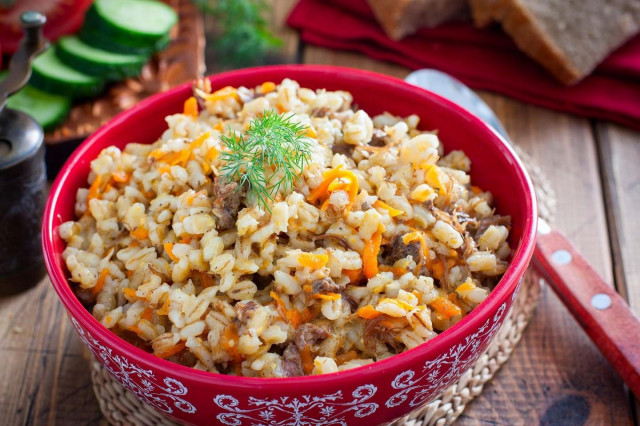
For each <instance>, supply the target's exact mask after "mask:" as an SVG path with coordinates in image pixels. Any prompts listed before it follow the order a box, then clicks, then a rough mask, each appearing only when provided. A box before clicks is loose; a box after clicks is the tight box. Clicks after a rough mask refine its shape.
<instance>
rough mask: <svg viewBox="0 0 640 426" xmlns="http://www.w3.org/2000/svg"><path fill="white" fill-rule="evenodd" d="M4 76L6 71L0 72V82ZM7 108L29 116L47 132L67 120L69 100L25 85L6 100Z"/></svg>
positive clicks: (69, 106) (69, 107)
mask: <svg viewBox="0 0 640 426" xmlns="http://www.w3.org/2000/svg"><path fill="white" fill-rule="evenodd" d="M6 75H7V72H6V71H3V72H0V81H2V80H4V78H5V77H6ZM7 108H11V109H15V110H17V111H22V112H24V113H25V114H29V115H30V116H31V117H33V119H34V120H36V121H37V122H38V124H40V125H41V126H42V128H43V129H44V130H45V131H47V130H52V129H53V128H55V127H56V126H57V125H58V124H60V123H62V122H63V121H64V119H65V118H67V115H69V110H70V109H71V99H69V98H67V97H65V96H60V95H51V94H49V93H45V92H43V91H41V90H38V89H36V88H35V87H32V86H30V85H26V86H25V87H23V88H22V89H20V90H19V91H18V92H17V93H15V94H13V95H11V96H10V97H9V99H7Z"/></svg>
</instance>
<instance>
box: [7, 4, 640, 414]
mask: <svg viewBox="0 0 640 426" xmlns="http://www.w3.org/2000/svg"><path fill="white" fill-rule="evenodd" d="M271 3H272V4H273V13H272V17H271V24H272V28H273V29H274V31H275V32H276V33H277V35H279V36H280V37H282V39H283V41H284V46H283V51H284V52H285V54H286V55H288V56H287V58H288V61H290V62H302V63H307V64H331V65H342V66H349V67H355V68H363V69H368V70H373V71H377V72H381V73H385V74H389V75H393V76H396V77H400V78H403V77H405V76H406V75H407V74H408V73H409V70H408V69H406V68H403V67H400V66H396V65H392V64H388V63H382V62H377V61H374V60H371V59H368V58H367V57H364V56H362V55H359V54H355V53H347V52H338V51H331V50H327V49H323V48H318V47H314V46H303V45H299V41H298V38H297V34H296V33H295V32H294V31H292V30H290V29H289V28H287V27H286V26H285V25H284V19H285V17H286V15H287V13H288V11H289V10H290V9H291V7H292V6H293V4H294V3H295V1H294V0H272V1H271ZM480 94H481V96H482V97H483V99H484V100H485V101H487V103H488V104H489V105H490V106H491V107H492V108H493V109H494V110H495V111H496V113H497V115H498V117H499V118H500V119H501V120H502V122H503V123H504V126H505V128H506V130H507V131H508V132H509V134H510V135H511V137H512V139H513V140H514V141H515V142H516V143H517V144H518V145H520V146H521V147H522V148H523V149H524V150H525V151H526V152H527V153H528V154H530V156H531V157H532V158H533V159H535V160H536V161H537V163H538V164H539V166H540V167H541V168H542V170H543V171H544V173H545V174H546V176H547V177H548V179H549V180H550V181H551V183H552V186H553V189H554V190H555V192H556V194H557V199H558V203H557V210H556V222H555V226H557V227H558V228H559V229H561V230H562V231H564V232H565V233H566V234H567V235H568V236H569V238H570V239H571V240H572V241H573V243H574V244H575V245H576V246H577V247H578V248H579V250H580V251H581V252H582V253H583V254H584V256H585V257H586V258H587V259H588V261H590V262H591V264H592V265H593V266H594V267H595V269H596V270H597V271H598V272H599V273H600V274H601V275H602V276H603V277H604V278H605V279H606V281H608V282H610V283H612V285H615V287H616V289H617V290H618V291H619V292H620V294H622V295H623V297H625V298H626V299H627V300H628V302H629V303H630V305H631V306H632V308H633V309H634V311H635V312H636V313H637V314H638V313H640V262H639V261H638V255H637V253H639V252H640V238H638V237H640V221H639V220H637V219H636V218H637V216H638V212H639V211H640V167H639V166H638V165H639V164H640V133H638V132H636V131H632V130H630V129H627V128H624V127H621V126H618V125H615V124H611V123H608V122H604V121H594V120H588V119H584V118H579V117H575V116H571V115H567V114H561V113H557V112H554V111H551V110H547V109H542V108H538V107H534V106H531V105H527V104H524V103H521V102H517V101H514V100H512V99H510V98H507V97H504V96H500V95H496V94H492V93H488V92H481V93H480ZM0 336H2V338H1V340H0V424H2V425H23V424H24V425H27V424H28V425H32V424H33V425H41V424H61V425H83V424H86V425H92V424H101V423H103V424H104V423H105V421H104V420H103V418H102V415H101V413H100V410H99V407H98V403H97V401H96V399H95V396H94V394H93V391H92V388H91V380H90V374H89V355H88V351H87V350H86V349H85V348H84V347H83V344H82V343H81V341H80V339H79V338H78V336H77V335H76V333H75V331H74V330H73V328H72V327H71V324H70V322H69V320H68V319H67V316H66V314H65V312H64V309H63V307H62V305H61V303H60V302H59V301H58V299H57V296H56V295H55V293H54V291H53V289H52V287H51V285H50V284H49V282H48V281H47V280H43V281H42V282H41V283H40V284H39V285H38V286H37V287H35V288H33V289H31V290H30V291H27V292H26V293H23V294H20V295H16V296H11V297H3V298H0ZM639 414H640V404H638V401H637V400H635V399H634V398H633V396H631V395H630V394H629V392H628V390H627V389H626V388H625V386H624V384H623V383H622V381H621V379H620V378H619V377H618V376H617V375H616V373H615V372H614V371H613V370H612V369H611V367H610V366H609V365H608V364H607V361H606V360H605V359H604V358H603V356H602V355H600V353H599V352H598V350H597V349H596V347H595V346H594V345H593V343H591V341H590V340H589V338H588V337H587V336H586V334H585V333H584V332H583V331H582V329H581V328H580V327H579V326H578V324H577V323H576V321H575V320H574V319H573V318H572V317H571V316H570V315H569V314H568V313H567V311H566V310H565V308H564V307H563V305H562V304H561V303H560V301H559V300H558V298H557V297H556V296H555V294H554V293H553V292H552V291H551V290H550V289H548V288H545V289H544V291H543V296H542V299H541V301H540V304H539V306H538V308H537V311H536V313H535V315H534V317H533V319H532V321H531V323H530V325H529V327H528V328H527V329H526V331H525V334H524V337H523V338H522V341H521V342H520V344H519V345H518V347H517V348H516V350H515V351H514V353H513V356H512V358H511V359H510V360H509V361H508V362H507V363H506V364H505V365H504V366H503V367H502V369H501V370H500V371H499V372H498V374H497V375H496V376H495V378H494V379H493V381H492V382H490V383H489V384H488V385H487V386H486V387H485V389H484V391H483V392H482V394H481V395H480V396H479V397H477V398H476V399H475V400H474V401H473V402H472V403H471V404H469V405H468V406H467V409H466V410H465V411H464V413H463V414H462V416H461V417H460V420H459V424H462V425H483V424H510V425H511V424H514V425H516V424H526V425H529V424H534V423H536V424H568V425H574V424H583V423H588V424H596V425H607V424H610V425H624V424H636V425H637V424H638V417H639Z"/></svg>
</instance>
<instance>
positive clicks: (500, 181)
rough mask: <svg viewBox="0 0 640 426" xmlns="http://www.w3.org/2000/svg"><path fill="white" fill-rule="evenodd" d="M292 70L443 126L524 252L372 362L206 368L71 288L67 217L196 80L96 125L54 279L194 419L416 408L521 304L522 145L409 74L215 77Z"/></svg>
mask: <svg viewBox="0 0 640 426" xmlns="http://www.w3.org/2000/svg"><path fill="white" fill-rule="evenodd" d="M285 77H288V78H292V79H295V80H297V81H298V82H299V83H300V85H301V86H303V87H309V88H314V89H316V88H326V89H328V90H336V89H343V90H348V91H350V92H351V93H352V94H353V98H354V102H355V103H357V104H358V105H359V106H360V107H361V108H363V109H364V110H366V111H367V112H368V113H369V114H378V113H382V112H384V111H389V112H391V113H393V114H397V115H403V116H404V115H409V114H418V115H419V116H420V118H421V121H420V126H421V128H422V129H438V135H439V136H440V138H441V141H442V142H443V144H444V147H445V150H447V151H449V150H453V149H462V150H464V152H466V153H467V155H468V156H469V157H470V158H471V161H472V171H471V176H472V179H473V182H474V184H475V185H479V186H481V187H482V188H486V189H488V190H490V191H491V192H492V193H493V195H494V198H495V204H496V208H497V210H498V212H500V214H508V215H511V218H512V230H511V235H510V243H511V245H512V247H513V248H514V249H515V250H514V253H515V254H514V256H513V260H512V262H511V265H510V266H509V268H508V269H507V272H506V273H505V274H504V276H503V277H502V279H501V281H500V283H499V284H498V285H497V286H496V288H495V289H494V290H493V292H492V293H491V294H490V295H489V297H488V298H487V300H486V301H485V302H484V303H482V304H481V305H480V306H478V307H477V308H476V309H475V310H473V311H472V312H471V313H470V314H469V315H467V316H466V317H465V318H464V319H463V320H462V321H460V322H459V323H458V324H456V325H455V326H453V327H452V328H450V329H449V330H447V331H445V332H443V333H442V334H440V335H439V336H437V337H435V338H434V339H432V340H430V341H429V342H428V343H425V344H423V345H421V346H419V347H417V348H415V349H412V350H410V351H407V352H404V353H402V354H400V355H396V356H393V357H390V358H388V359H385V360H383V361H380V362H376V363H373V364H369V365H367V366H363V367H359V368H355V369H352V370H348V371H343V372H338V373H333V374H327V375H322V376H308V377H298V378H283V379H257V378H245V377H234V376H226V375H221V374H213V373H206V372H202V371H197V370H193V369H191V368H188V367H183V366H181V365H177V364H173V363H171V362H169V361H165V360H162V359H160V358H156V357H155V356H153V355H151V354H149V353H146V352H144V351H142V350H140V349H137V348H135V347H134V346H132V345H130V344H128V343H126V342H125V341H124V340H121V339H120V338H119V337H117V336H116V335H115V334H112V333H111V332H110V331H109V330H107V329H105V328H104V327H103V326H102V325H100V323H98V321H96V320H95V319H94V318H93V317H92V316H91V314H90V313H89V312H87V310H86V309H85V308H84V307H83V306H82V305H81V304H80V302H79V301H78V299H77V298H76V296H75V295H74V293H73V291H72V289H71V287H70V286H69V282H68V278H69V274H68V273H67V271H66V267H65V265H64V262H63V260H62V257H61V253H62V251H63V249H64V242H63V241H62V240H61V239H60V238H59V237H58V226H59V225H60V224H61V223H62V222H65V221H68V220H71V219H73V217H74V215H73V206H74V200H75V194H76V190H77V189H78V188H80V187H86V186H87V175H88V173H89V162H90V161H91V160H92V159H93V158H95V157H96V156H97V155H98V153H99V152H100V151H101V150H102V149H103V148H105V147H107V146H109V145H116V146H118V147H120V148H122V147H124V146H125V144H127V143H129V142H145V143H151V142H154V141H155V140H156V139H157V138H158V137H159V136H160V134H161V133H162V131H163V130H164V129H166V127H167V125H166V123H165V121H164V117H165V116H166V115H169V114H174V113H177V112H179V111H181V109H182V105H183V102H184V100H185V99H187V97H188V96H190V93H191V87H190V85H188V84H186V85H183V86H180V87H177V88H175V89H173V90H170V91H168V92H165V93H162V94H159V95H156V96H153V97H151V98H149V99H147V100H145V101H143V102H141V103H140V104H138V105H137V106H136V107H134V108H132V109H131V110H129V111H127V112H125V113H122V114H120V115H119V116H117V117H116V118H115V119H113V120H112V121H111V122H110V123H109V124H107V125H106V126H104V127H103V128H101V129H100V130H99V131H97V132H96V133H94V134H93V135H92V136H91V137H90V138H89V139H87V140H86V141H85V142H84V143H83V144H82V145H81V146H80V147H79V148H78V149H77V150H76V151H75V152H74V154H73V155H72V156H71V157H70V158H69V160H68V161H67V162H66V164H65V166H64V167H63V168H62V171H61V172H60V174H59V175H58V178H57V179H56V181H55V183H54V184H53V187H52V189H51V193H50V195H49V199H48V202H47V206H46V211H45V214H44V221H43V228H42V236H43V249H44V254H45V259H46V264H47V268H48V271H49V275H50V277H51V282H52V283H53V286H54V288H55V290H56V292H57V293H58V296H60V299H61V300H62V303H63V304H64V306H65V308H66V309H67V312H68V313H69V316H70V317H71V321H72V322H73V325H74V326H75V328H76V330H77V331H78V333H79V334H80V337H81V338H82V340H84V342H85V343H86V344H87V346H88V347H89V349H90V350H91V352H93V354H94V356H95V358H96V359H97V360H98V361H99V362H101V363H102V365H103V366H104V367H105V368H106V369H107V370H108V371H109V372H110V373H111V374H112V375H113V377H115V379H116V380H118V382H120V383H121V384H122V385H123V386H125V387H126V388H128V389H129V390H131V391H132V392H133V393H135V394H136V395H137V396H138V397H139V398H140V399H141V400H142V401H144V402H145V403H147V404H149V405H151V406H153V407H155V408H156V409H158V410H160V411H163V412H164V413H166V414H167V415H168V416H170V417H172V418H174V419H176V420H179V421H181V422H183V423H191V424H225V425H253V424H268V425H288V424H295V425H329V424H330V425H347V424H348V425H364V424H367V425H372V424H379V423H385V422H389V421H391V420H393V419H396V418H398V417H401V416H403V415H406V414H408V413H409V412H411V411H412V410H414V409H416V408H418V407H420V406H421V405H422V404H424V403H425V402H428V401H430V400H432V399H434V398H436V397H438V396H439V394H440V392H441V391H442V390H443V389H445V388H446V387H447V386H449V385H450V384H451V383H452V382H454V381H455V380H457V379H458V378H459V377H460V376H461V375H462V373H464V371H466V369H467V368H469V366H471V365H472V364H473V363H474V362H475V361H476V359H477V358H478V357H479V356H480V354H481V353H482V351H483V350H484V349H485V348H486V347H487V345H488V344H489V342H490V341H491V339H492V338H493V336H494V335H495V334H496V332H497V331H498V328H499V327H500V325H501V324H502V322H503V320H504V318H505V316H506V314H507V312H508V311H509V308H510V306H511V303H512V302H513V300H514V298H515V295H516V292H517V289H518V286H519V283H520V280H521V278H522V276H523V274H524V273H525V270H526V268H527V265H528V264H529V260H530V258H531V255H532V252H533V247H534V239H535V223H536V202H535V197H534V193H533V189H532V185H531V182H530V180H529V178H528V176H527V174H526V172H525V170H524V168H523V166H522V164H521V163H520V161H519V160H518V158H517V157H516V155H515V154H514V152H513V151H512V150H511V148H510V147H509V146H508V145H507V144H506V143H505V142H504V141H503V140H502V139H501V138H500V137H499V136H498V135H497V134H496V133H495V132H494V131H492V130H491V129H490V128H489V127H487V126H486V125H485V124H484V123H482V122H481V121H480V120H479V119H478V118H476V117H474V116H472V115H471V114H469V113H468V112H466V111H465V110H463V109H462V108H460V107H459V106H456V105H455V104H453V103H451V102H449V101H447V100H445V99H443V98H441V97H439V96H437V95H434V94H432V93H430V92H427V91H425V90H422V89H419V88H417V87H414V86H411V85H409V84H407V83H405V82H403V81H401V80H397V79H395V78H391V77H388V76H384V75H380V74H375V73H371V72H366V71H360V70H354V69H347V68H337V67H327V66H297V65H295V66H275V67H262V68H252V69H245V70H240V71H233V72H229V73H224V74H219V75H216V76H213V77H210V80H211V84H212V86H213V88H214V89H217V88H221V87H224V86H227V85H231V86H239V85H244V86H249V87H253V86H257V85H259V84H261V83H262V82H264V81H274V82H280V81H281V80H282V79H283V78H285Z"/></svg>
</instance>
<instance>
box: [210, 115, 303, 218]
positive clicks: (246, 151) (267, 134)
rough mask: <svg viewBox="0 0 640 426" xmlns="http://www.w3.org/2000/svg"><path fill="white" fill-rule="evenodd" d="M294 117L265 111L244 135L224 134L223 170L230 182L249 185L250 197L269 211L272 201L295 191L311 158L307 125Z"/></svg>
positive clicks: (247, 186)
mask: <svg viewBox="0 0 640 426" xmlns="http://www.w3.org/2000/svg"><path fill="white" fill-rule="evenodd" d="M292 116H293V114H289V115H284V114H277V113H276V112H274V111H265V112H264V114H263V115H262V116H261V117H256V118H255V119H253V120H252V121H251V123H250V124H249V128H248V129H247V130H246V131H245V132H244V134H238V133H236V132H235V131H231V132H230V134H229V135H228V136H220V139H221V140H222V142H223V143H224V145H225V147H226V148H227V151H225V152H222V153H221V154H220V158H221V160H222V161H224V162H225V164H224V165H223V166H222V167H221V169H220V172H221V173H222V175H224V176H225V177H226V179H227V181H236V182H238V184H239V187H245V188H247V189H248V190H249V197H250V199H251V200H252V201H255V202H256V203H257V204H259V205H262V206H263V207H265V208H266V209H267V210H268V211H271V209H270V208H269V204H268V202H269V200H271V201H273V200H274V199H275V197H276V196H277V194H278V193H283V194H286V193H287V192H289V191H291V190H292V189H293V186H294V184H295V182H296V181H299V180H300V174H301V173H302V170H303V169H304V166H305V165H306V164H308V163H309V161H310V159H311V139H309V138H308V137H307V136H306V134H305V133H306V130H307V126H305V125H303V124H300V123H293V122H292V121H291V118H292Z"/></svg>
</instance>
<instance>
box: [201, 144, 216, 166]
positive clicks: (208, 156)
mask: <svg viewBox="0 0 640 426" xmlns="http://www.w3.org/2000/svg"><path fill="white" fill-rule="evenodd" d="M218 155H220V151H218V150H217V149H216V147H215V146H212V147H211V148H209V150H208V151H207V153H206V154H205V156H204V159H205V160H207V161H208V162H209V163H210V162H212V161H213V160H215V159H216V158H218Z"/></svg>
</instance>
